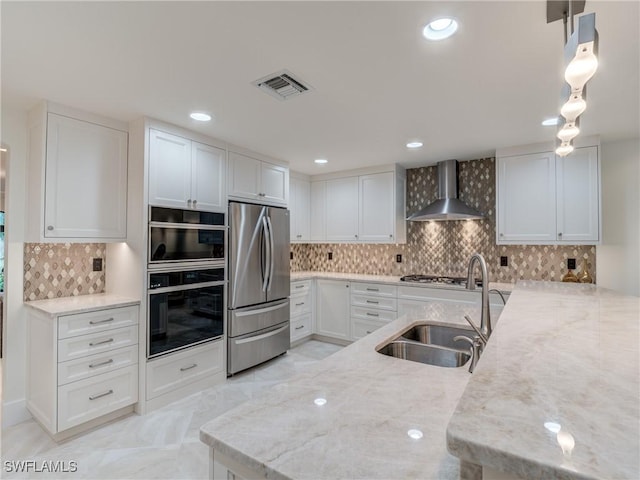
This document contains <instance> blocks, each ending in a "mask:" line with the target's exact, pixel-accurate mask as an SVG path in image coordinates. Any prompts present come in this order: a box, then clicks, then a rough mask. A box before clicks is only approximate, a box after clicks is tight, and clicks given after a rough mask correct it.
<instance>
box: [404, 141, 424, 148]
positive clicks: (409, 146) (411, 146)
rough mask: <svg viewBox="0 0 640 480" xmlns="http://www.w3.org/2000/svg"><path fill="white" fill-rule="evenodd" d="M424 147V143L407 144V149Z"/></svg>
mask: <svg viewBox="0 0 640 480" xmlns="http://www.w3.org/2000/svg"><path fill="white" fill-rule="evenodd" d="M421 146H422V142H409V143H407V148H420V147H421Z"/></svg>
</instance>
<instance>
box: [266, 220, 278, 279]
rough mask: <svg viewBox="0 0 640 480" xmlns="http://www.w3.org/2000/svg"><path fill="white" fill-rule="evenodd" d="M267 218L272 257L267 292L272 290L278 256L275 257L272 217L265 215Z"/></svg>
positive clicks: (270, 256) (270, 258) (270, 257)
mask: <svg viewBox="0 0 640 480" xmlns="http://www.w3.org/2000/svg"><path fill="white" fill-rule="evenodd" d="M265 216H266V218H267V227H268V229H269V244H270V247H269V249H270V251H271V255H269V260H271V262H270V264H269V285H268V286H267V291H269V290H271V283H272V282H273V269H274V268H275V263H276V258H275V257H276V256H275V245H274V241H273V225H271V217H270V216H269V215H265Z"/></svg>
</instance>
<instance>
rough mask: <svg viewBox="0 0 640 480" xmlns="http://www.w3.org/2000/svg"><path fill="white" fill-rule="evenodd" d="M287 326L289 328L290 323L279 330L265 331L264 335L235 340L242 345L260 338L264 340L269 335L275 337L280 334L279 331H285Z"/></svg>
mask: <svg viewBox="0 0 640 480" xmlns="http://www.w3.org/2000/svg"><path fill="white" fill-rule="evenodd" d="M287 328H289V324H287V325H285V326H284V327H280V328H278V329H277V330H271V331H270V332H267V333H263V334H262V335H255V336H253V337H246V338H241V339H239V340H234V341H233V342H234V343H235V344H236V345H242V344H243V343H251V342H257V341H259V340H264V339H265V338H269V337H273V336H274V335H278V334H279V333H281V332H283V331H284V330H286V329H287Z"/></svg>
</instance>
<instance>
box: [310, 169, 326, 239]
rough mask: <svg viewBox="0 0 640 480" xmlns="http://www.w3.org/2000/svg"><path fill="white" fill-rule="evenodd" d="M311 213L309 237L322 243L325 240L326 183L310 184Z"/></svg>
mask: <svg viewBox="0 0 640 480" xmlns="http://www.w3.org/2000/svg"><path fill="white" fill-rule="evenodd" d="M311 212H312V214H311V216H310V223H311V224H310V225H309V237H310V239H311V240H315V241H324V240H326V239H327V182H324V181H322V182H312V183H311Z"/></svg>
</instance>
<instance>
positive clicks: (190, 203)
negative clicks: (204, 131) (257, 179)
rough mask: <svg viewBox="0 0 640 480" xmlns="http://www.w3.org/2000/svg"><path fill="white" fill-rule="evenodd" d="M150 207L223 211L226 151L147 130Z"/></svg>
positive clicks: (224, 203)
mask: <svg viewBox="0 0 640 480" xmlns="http://www.w3.org/2000/svg"><path fill="white" fill-rule="evenodd" d="M149 205H154V206H159V207H173V208H192V209H195V210H204V211H214V212H215V211H224V210H225V209H226V197H225V151H224V150H222V149H220V148H216V147H212V146H210V145H204V144H202V143H198V142H195V141H192V140H190V139H188V138H184V137H181V136H178V135H173V134H170V133H167V132H163V131H160V130H155V129H149Z"/></svg>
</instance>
